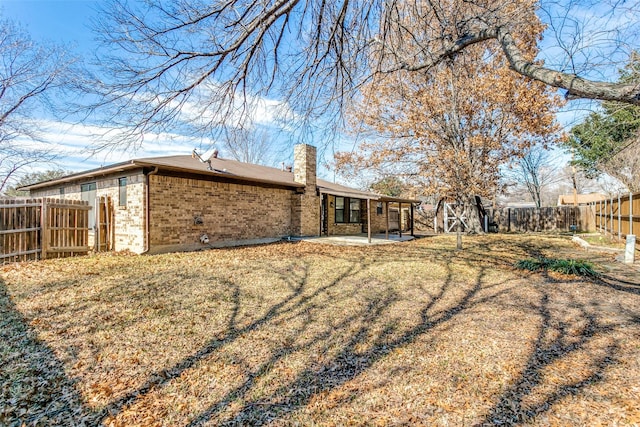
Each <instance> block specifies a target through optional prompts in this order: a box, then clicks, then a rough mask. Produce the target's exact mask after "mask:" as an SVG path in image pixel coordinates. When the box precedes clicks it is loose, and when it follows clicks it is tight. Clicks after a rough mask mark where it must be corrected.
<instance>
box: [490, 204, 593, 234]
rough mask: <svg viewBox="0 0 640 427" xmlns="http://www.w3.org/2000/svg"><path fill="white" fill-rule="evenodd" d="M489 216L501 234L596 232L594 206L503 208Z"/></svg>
mask: <svg viewBox="0 0 640 427" xmlns="http://www.w3.org/2000/svg"><path fill="white" fill-rule="evenodd" d="M490 211H491V210H490ZM489 216H490V218H493V221H495V222H496V223H497V224H498V231H500V232H515V233H526V232H535V231H553V232H565V231H595V230H596V226H595V216H594V210H593V206H557V207H549V208H502V209H496V210H495V211H493V212H490V213H489Z"/></svg>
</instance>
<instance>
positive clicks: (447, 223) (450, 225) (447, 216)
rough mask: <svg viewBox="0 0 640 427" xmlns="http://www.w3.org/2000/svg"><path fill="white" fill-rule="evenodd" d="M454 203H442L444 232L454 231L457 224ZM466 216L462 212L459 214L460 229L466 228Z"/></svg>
mask: <svg viewBox="0 0 640 427" xmlns="http://www.w3.org/2000/svg"><path fill="white" fill-rule="evenodd" d="M454 208H455V205H452V204H450V203H445V204H444V232H445V233H454V232H455V231H456V229H455V227H456V225H458V216H457V215H456V211H455V209H454ZM465 219H467V217H466V216H465V215H464V213H463V214H462V215H461V216H460V222H462V231H464V230H466V229H467V223H466V222H464V220H465Z"/></svg>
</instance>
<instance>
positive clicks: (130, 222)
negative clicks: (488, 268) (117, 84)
mask: <svg viewBox="0 0 640 427" xmlns="http://www.w3.org/2000/svg"><path fill="white" fill-rule="evenodd" d="M23 190H28V191H29V193H30V196H31V197H55V198H63V199H71V200H86V201H88V202H89V204H91V205H92V206H95V207H97V204H95V203H96V202H95V201H96V200H102V201H104V200H108V203H110V204H111V205H112V208H111V209H110V211H109V212H110V214H109V218H108V220H106V223H107V224H108V225H109V230H110V232H109V234H110V239H111V240H112V244H111V245H110V248H111V249H114V250H130V251H132V252H135V253H159V252H170V251H179V250H196V249H201V248H203V247H208V246H211V247H220V246H231V245H241V244H253V243H266V242H269V241H275V240H279V239H282V238H285V237H288V236H319V235H349V234H360V233H380V232H383V233H384V232H387V233H388V232H389V230H390V229H394V228H395V229H397V228H400V230H401V231H402V229H405V230H409V229H410V230H411V231H413V205H414V203H418V201H417V200H411V199H401V198H393V197H385V196H381V195H378V194H375V193H370V192H365V191H360V190H356V189H353V188H349V187H346V186H342V185H338V184H334V183H331V182H328V181H324V180H322V179H318V178H317V177H316V149H315V147H313V146H310V145H306V144H299V145H296V146H295V147H294V165H293V170H291V168H289V169H288V170H281V169H278V168H272V167H266V166H260V165H254V164H248V163H242V162H238V161H235V160H230V159H223V158H219V157H218V156H217V155H214V156H213V157H212V158H209V159H208V160H206V161H202V160H201V159H198V158H194V156H190V155H184V156H166V157H151V158H141V159H133V160H130V161H127V162H122V163H117V164H113V165H109V166H104V167H101V168H98V169H93V170H89V171H85V172H80V173H75V174H72V175H68V176H65V177H62V178H57V179H53V180H49V181H44V182H40V183H37V184H32V185H29V186H25V187H23ZM403 211H404V212H410V214H408V213H405V214H404V215H403V214H402V212H403ZM95 212H96V209H92V210H91V211H90V214H89V223H90V224H89V225H90V227H91V231H90V236H89V237H90V244H93V243H92V242H95V236H94V234H95V231H96V230H97V229H98V227H101V226H102V225H104V224H102V223H99V224H96V214H95ZM398 213H400V215H398ZM394 214H395V218H393V216H394Z"/></svg>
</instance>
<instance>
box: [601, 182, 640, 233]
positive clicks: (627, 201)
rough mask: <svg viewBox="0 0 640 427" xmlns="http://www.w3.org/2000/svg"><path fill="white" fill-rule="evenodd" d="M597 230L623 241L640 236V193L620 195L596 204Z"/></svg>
mask: <svg viewBox="0 0 640 427" xmlns="http://www.w3.org/2000/svg"><path fill="white" fill-rule="evenodd" d="M592 205H593V208H594V211H595V217H596V228H597V229H598V230H599V231H600V232H602V233H609V234H611V235H612V236H614V237H618V238H619V239H622V237H623V236H626V235H627V234H635V235H638V234H640V193H635V194H632V193H629V194H626V195H618V196H615V197H610V198H608V199H604V200H600V201H599V202H594V203H593V204H592Z"/></svg>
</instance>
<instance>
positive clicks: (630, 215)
mask: <svg viewBox="0 0 640 427" xmlns="http://www.w3.org/2000/svg"><path fill="white" fill-rule="evenodd" d="M629 234H633V193H631V191H629Z"/></svg>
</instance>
